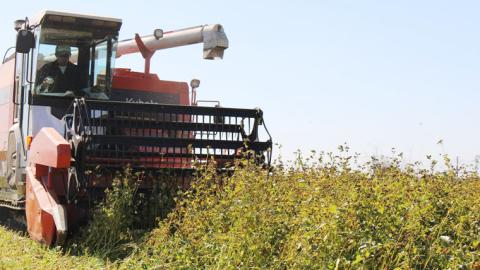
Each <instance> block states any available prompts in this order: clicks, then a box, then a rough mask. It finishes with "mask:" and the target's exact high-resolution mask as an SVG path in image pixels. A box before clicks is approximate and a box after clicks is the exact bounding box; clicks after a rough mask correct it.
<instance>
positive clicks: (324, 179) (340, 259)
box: [0, 147, 480, 269]
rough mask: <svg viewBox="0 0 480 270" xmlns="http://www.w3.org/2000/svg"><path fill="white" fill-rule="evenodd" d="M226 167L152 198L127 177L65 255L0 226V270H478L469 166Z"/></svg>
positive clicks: (352, 160)
mask: <svg viewBox="0 0 480 270" xmlns="http://www.w3.org/2000/svg"><path fill="white" fill-rule="evenodd" d="M236 166H237V169H236V171H235V173H234V174H232V175H230V176H225V175H218V174H216V173H215V170H214V169H212V168H211V167H207V168H202V169H201V172H202V173H201V176H198V177H197V178H196V179H195V181H194V183H193V185H192V187H191V188H190V189H188V190H186V191H183V192H179V191H177V190H173V189H170V188H166V186H162V185H160V186H159V188H158V194H157V195H155V196H154V197H150V198H146V197H142V196H141V195H139V194H137V190H136V187H135V181H134V180H135V176H134V175H132V174H131V173H129V172H128V171H126V172H125V173H124V174H123V176H122V177H119V179H117V181H116V184H115V185H114V187H113V188H112V189H111V190H110V191H109V192H108V195H107V199H106V201H105V202H104V203H102V204H100V205H99V206H98V207H97V209H96V211H95V213H94V214H93V217H92V221H91V222H90V223H89V225H87V226H86V227H84V228H82V229H81V230H80V231H79V232H78V233H77V234H76V236H75V237H74V238H73V239H72V240H70V242H69V243H68V244H67V245H66V246H65V247H63V248H46V247H43V246H41V245H39V244H36V243H34V242H33V241H31V240H29V239H28V237H25V236H24V235H22V233H19V232H17V231H13V230H11V229H9V228H6V227H0V253H1V257H0V268H1V269H95V268H98V269H101V268H103V269H238V268H240V269H251V268H253V269H448V268H449V269H480V196H479V194H480V179H479V176H478V174H477V172H476V171H477V169H476V168H474V167H473V166H472V167H471V168H454V166H452V165H451V163H450V160H449V159H448V157H444V162H442V164H437V162H435V161H433V160H432V161H431V164H428V165H419V164H418V163H414V164H408V163H406V162H405V161H404V160H403V159H402V155H401V154H393V155H392V156H391V157H390V158H387V159H385V160H381V161H380V160H378V159H375V158H372V159H371V160H369V161H367V162H359V161H358V157H357V156H355V155H351V154H349V152H348V149H346V148H345V147H341V149H340V152H339V153H338V154H331V153H312V154H311V155H310V156H307V157H301V156H299V157H298V159H296V160H294V161H292V162H289V163H282V162H281V161H276V162H275V164H274V166H273V168H272V169H271V170H270V171H266V170H264V169H262V168H260V167H258V166H256V165H253V164H250V163H249V162H248V161H242V162H239V163H238V164H236ZM437 166H440V167H439V168H437ZM132 179H133V180H132ZM140 202H141V203H140Z"/></svg>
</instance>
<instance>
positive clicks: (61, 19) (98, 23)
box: [30, 10, 122, 31]
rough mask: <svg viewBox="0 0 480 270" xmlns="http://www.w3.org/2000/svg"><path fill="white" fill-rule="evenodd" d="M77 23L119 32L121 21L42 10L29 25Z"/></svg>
mask: <svg viewBox="0 0 480 270" xmlns="http://www.w3.org/2000/svg"><path fill="white" fill-rule="evenodd" d="M78 22H83V23H85V22H90V23H91V24H92V26H95V27H102V28H113V29H115V30H117V31H119V30H120V27H121V25H122V19H118V18H111V17H101V16H96V15H89V14H78V13H70V12H64V11H54V10H44V11H41V12H40V13H39V14H37V15H36V16H34V17H33V18H32V19H31V20H30V25H37V24H49V23H65V24H75V23H78Z"/></svg>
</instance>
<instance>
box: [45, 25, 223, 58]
mask: <svg viewBox="0 0 480 270" xmlns="http://www.w3.org/2000/svg"><path fill="white" fill-rule="evenodd" d="M140 39H141V40H142V42H143V44H144V45H145V46H146V47H147V49H149V50H150V51H153V52H154V51H157V50H164V49H169V48H175V47H181V46H187V45H192V44H198V43H203V58H204V59H218V58H220V59H222V58H223V52H224V51H225V50H226V49H227V48H228V38H227V35H226V34H225V32H224V30H223V26H222V25H220V24H207V25H201V26H196V27H189V28H185V29H180V30H175V31H169V32H165V33H163V37H161V38H159V39H157V38H156V37H155V36H154V35H153V34H152V35H148V36H143V37H140ZM139 52H140V49H139V48H138V45H137V42H136V41H135V39H127V40H122V41H119V42H118V45H117V54H116V58H119V57H120V56H122V55H126V54H131V53H139ZM77 57H78V51H73V52H72V55H71V58H70V61H72V62H77ZM55 59H56V57H55V55H54V54H51V55H47V56H44V57H43V60H44V61H47V62H52V61H55Z"/></svg>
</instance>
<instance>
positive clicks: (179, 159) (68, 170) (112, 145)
mask: <svg viewBox="0 0 480 270" xmlns="http://www.w3.org/2000/svg"><path fill="white" fill-rule="evenodd" d="M121 24H122V21H121V20H120V19H115V18H106V17H99V16H90V15H81V14H72V13H65V12H56V11H44V12H42V13H41V14H40V15H39V16H38V17H36V18H34V19H32V20H28V19H25V20H17V21H16V22H15V30H16V31H17V44H16V46H15V47H14V48H15V53H13V54H12V55H10V56H8V57H5V58H4V60H3V63H2V65H1V66H0V113H2V114H3V115H5V116H7V117H3V118H2V119H0V205H1V206H2V207H8V208H12V209H16V210H20V211H24V212H25V216H26V223H27V229H28V232H29V235H30V237H31V238H33V239H35V240H37V241H40V242H44V243H46V244H48V245H50V244H53V243H57V244H61V243H63V242H64V240H65V238H66V236H67V232H68V231H69V230H70V229H71V228H72V227H73V226H75V225H77V224H78V223H79V222H80V221H81V220H84V219H85V216H86V215H85V214H86V213H88V205H90V202H91V201H92V198H98V196H99V195H98V194H99V193H100V194H101V193H102V191H103V190H104V189H105V188H108V187H109V186H110V185H111V180H112V178H113V177H114V175H115V172H116V171H119V170H122V168H125V167H126V166H129V167H131V168H132V169H133V170H134V171H137V172H141V173H142V174H143V175H145V177H144V178H143V180H142V185H143V186H142V188H146V189H148V188H149V187H150V186H151V185H152V181H155V179H157V178H155V177H154V174H155V173H159V172H164V171H166V170H168V172H169V175H173V176H174V177H176V178H177V179H178V185H183V186H188V182H189V181H190V179H191V174H192V172H194V171H195V166H196V164H199V163H200V164H204V163H208V162H210V161H211V160H214V162H215V163H216V164H217V168H218V170H221V171H229V170H230V168H231V167H230V165H231V164H232V163H233V162H234V160H235V159H238V158H242V157H245V156H247V157H249V158H252V159H253V160H255V161H256V162H258V163H260V164H268V163H269V162H270V158H271V147H272V141H271V137H270V135H269V133H268V130H267V129H266V126H265V123H264V121H263V112H262V111H261V110H260V109H240V108H224V107H220V106H219V105H218V104H217V105H216V106H199V104H200V103H202V102H201V101H200V100H196V89H197V87H198V86H199V84H200V81H199V80H192V81H191V92H190V88H189V85H188V84H187V83H186V82H175V81H166V80H161V79H159V77H158V76H157V75H156V74H153V73H151V72H150V60H151V58H152V56H153V54H154V53H155V51H156V50H163V49H168V48H173V47H178V46H186V45H190V44H195V43H203V57H204V58H205V59H218V58H222V57H223V52H224V50H225V49H226V48H228V39H227V37H226V34H225V32H224V30H223V27H222V26H221V25H218V24H215V25H202V26H198V27H191V28H185V29H181V30H176V31H170V32H163V30H160V29H155V30H154V31H153V34H152V35H148V36H143V37H140V36H139V35H138V34H136V35H135V37H134V38H133V39H129V40H124V41H118V33H119V30H120V27H121ZM130 53H140V54H141V55H142V56H143V58H144V59H145V70H144V71H143V72H135V71H132V70H131V69H128V68H115V66H114V64H115V59H116V58H118V57H121V56H122V55H125V54H130ZM6 56H7V55H6ZM202 104H203V103H202ZM262 127H263V128H262ZM262 137H265V138H266V139H264V140H262V139H261V138H262ZM245 153H248V154H245ZM86 172H94V173H86ZM100 197H101V195H100Z"/></svg>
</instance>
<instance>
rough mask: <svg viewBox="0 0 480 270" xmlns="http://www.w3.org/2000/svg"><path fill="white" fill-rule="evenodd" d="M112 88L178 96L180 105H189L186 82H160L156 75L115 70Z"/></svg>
mask: <svg viewBox="0 0 480 270" xmlns="http://www.w3.org/2000/svg"><path fill="white" fill-rule="evenodd" d="M112 87H113V89H128V90H131V91H145V92H153V93H164V94H173V95H178V96H179V101H180V103H179V104H180V105H190V99H189V98H188V91H189V88H188V84H187V83H186V82H174V81H164V80H160V79H159V78H158V76H157V75H156V74H145V73H141V72H134V71H131V70H130V69H123V68H122V69H120V68H117V69H115V71H114V76H113V82H112Z"/></svg>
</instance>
